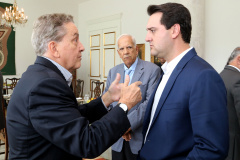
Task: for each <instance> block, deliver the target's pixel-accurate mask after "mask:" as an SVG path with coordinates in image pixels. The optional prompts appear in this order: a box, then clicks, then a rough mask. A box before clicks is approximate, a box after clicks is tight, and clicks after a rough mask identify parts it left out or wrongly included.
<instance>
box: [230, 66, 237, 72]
mask: <svg viewBox="0 0 240 160" xmlns="http://www.w3.org/2000/svg"><path fill="white" fill-rule="evenodd" d="M228 66H230V67H233V68H235V69H236V70H238V71H239V72H240V69H239V68H237V67H235V66H233V65H228Z"/></svg>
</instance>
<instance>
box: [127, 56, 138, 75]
mask: <svg viewBox="0 0 240 160" xmlns="http://www.w3.org/2000/svg"><path fill="white" fill-rule="evenodd" d="M137 63H138V58H136V60H135V62H134V63H133V64H132V65H131V67H130V68H127V66H126V65H125V64H124V71H127V70H132V71H133V72H134V71H135V69H136V66H137Z"/></svg>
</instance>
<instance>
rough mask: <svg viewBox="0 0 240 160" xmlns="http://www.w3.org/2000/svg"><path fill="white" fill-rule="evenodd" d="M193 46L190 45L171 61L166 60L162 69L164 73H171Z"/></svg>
mask: <svg viewBox="0 0 240 160" xmlns="http://www.w3.org/2000/svg"><path fill="white" fill-rule="evenodd" d="M192 48H193V47H190V48H189V49H187V50H185V51H183V52H182V53H181V54H179V55H178V56H177V57H175V58H174V59H173V60H171V61H170V62H169V63H168V62H167V61H166V62H165V63H164V64H163V65H162V67H161V68H162V70H163V72H164V74H169V73H171V72H172V71H173V70H174V68H175V67H176V66H177V64H178V63H179V61H180V60H181V59H182V58H183V57H184V56H185V55H186V54H187V53H188V52H189V51H190V50H191V49H192Z"/></svg>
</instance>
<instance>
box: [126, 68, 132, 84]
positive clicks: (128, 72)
mask: <svg viewBox="0 0 240 160" xmlns="http://www.w3.org/2000/svg"><path fill="white" fill-rule="evenodd" d="M131 72H132V70H131V69H129V70H128V71H127V75H129V78H130V80H129V83H128V85H130V84H131V77H130V74H131Z"/></svg>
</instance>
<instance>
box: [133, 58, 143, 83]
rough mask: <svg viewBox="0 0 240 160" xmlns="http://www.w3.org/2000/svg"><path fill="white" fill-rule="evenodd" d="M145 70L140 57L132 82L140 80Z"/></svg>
mask: <svg viewBox="0 0 240 160" xmlns="http://www.w3.org/2000/svg"><path fill="white" fill-rule="evenodd" d="M143 71H144V66H143V63H142V60H141V59H138V63H137V66H136V68H135V71H134V74H133V77H132V81H131V84H132V83H134V82H136V81H139V80H140V78H141V77H142V75H143Z"/></svg>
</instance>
